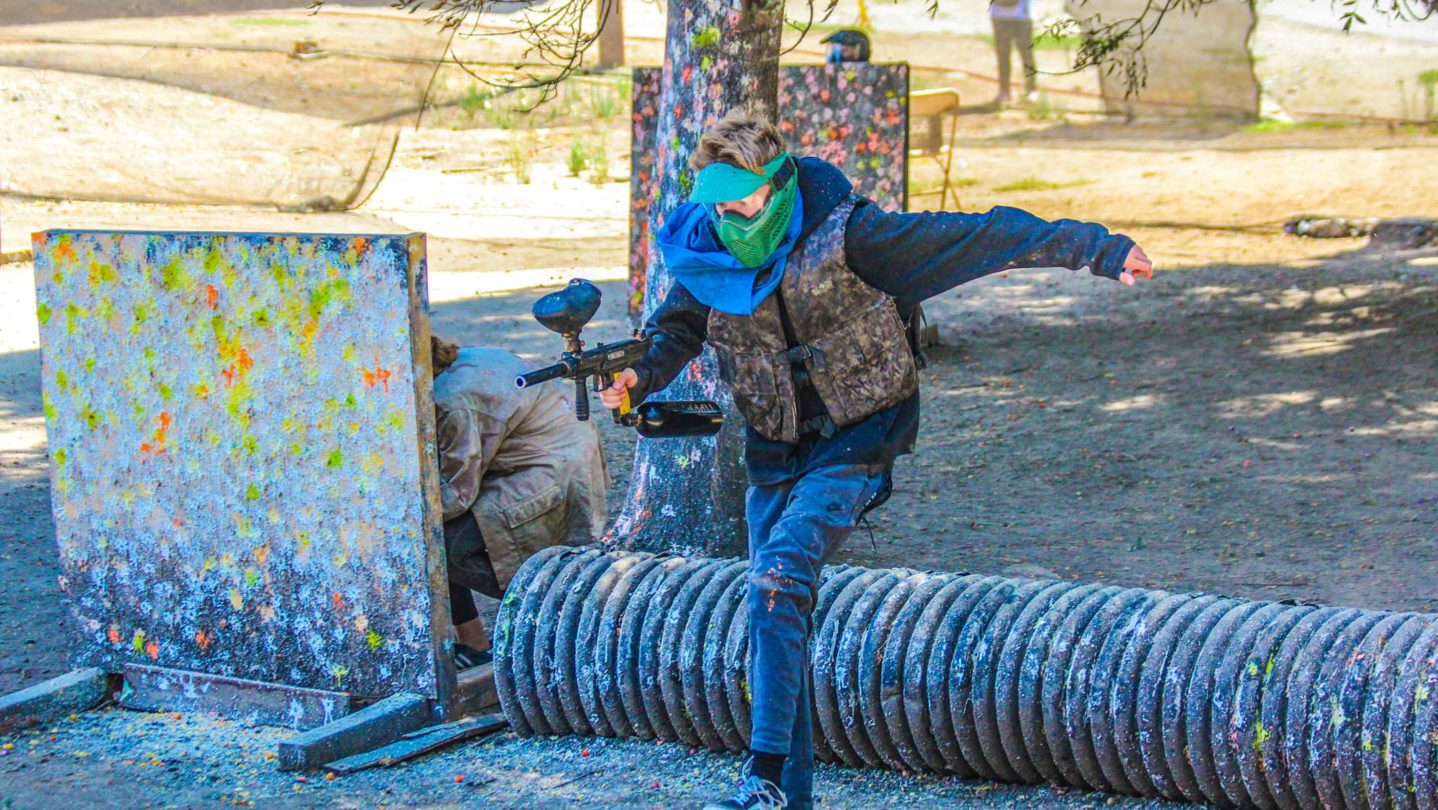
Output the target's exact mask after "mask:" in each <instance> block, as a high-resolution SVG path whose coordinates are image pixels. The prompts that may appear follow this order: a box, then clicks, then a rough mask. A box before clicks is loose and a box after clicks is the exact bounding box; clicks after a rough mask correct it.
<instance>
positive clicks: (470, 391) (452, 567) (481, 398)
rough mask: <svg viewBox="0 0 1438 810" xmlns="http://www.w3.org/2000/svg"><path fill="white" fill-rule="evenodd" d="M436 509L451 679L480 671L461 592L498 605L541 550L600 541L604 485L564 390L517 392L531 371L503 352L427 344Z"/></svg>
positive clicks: (601, 466)
mask: <svg viewBox="0 0 1438 810" xmlns="http://www.w3.org/2000/svg"><path fill="white" fill-rule="evenodd" d="M430 347H431V352H432V356H433V364H434V374H435V378H434V405H435V415H436V418H437V419H436V423H437V427H438V438H439V448H438V450H439V473H440V500H441V503H442V505H443V510H444V550H445V558H446V560H447V561H448V568H449V571H448V573H449V582H450V584H449V599H450V612H451V617H452V618H453V621H454V627H455V633H456V636H457V639H458V643H457V644H456V645H455V663H456V665H457V666H459V667H460V668H461V669H464V668H466V667H471V666H478V665H480V664H484V663H488V662H489V660H490V641H489V635H488V633H487V631H486V630H485V627H484V623H483V621H482V620H481V619H480V616H479V610H478V608H477V606H476V605H475V602H474V595H473V594H472V593H471V590H474V591H479V592H480V593H482V594H484V595H486V596H491V597H494V598H496V599H497V598H499V597H500V596H501V595H502V594H503V593H504V589H505V587H507V586H508V585H509V580H510V579H511V578H512V577H513V576H514V573H515V571H517V570H518V569H519V567H520V566H521V565H523V564H524V561H525V560H526V559H528V558H529V556H530V555H531V554H533V553H535V552H536V551H539V550H540V549H542V548H545V547H546V546H553V545H559V544H565V545H583V544H585V543H590V542H593V541H594V539H595V538H597V537H598V536H599V534H600V533H601V532H602V531H603V530H604V519H605V511H604V493H605V489H606V488H607V487H608V485H609V476H608V471H607V470H606V468H605V463H604V451H603V448H602V447H601V446H600V444H599V434H598V432H597V431H596V430H595V429H594V424H593V423H592V422H580V421H577V420H576V419H575V418H574V403H573V402H572V401H571V400H570V399H569V397H570V396H571V394H569V393H568V389H566V388H565V387H564V386H558V385H537V386H532V387H529V388H517V387H516V386H515V385H514V378H515V377H517V376H518V375H520V374H523V373H525V372H528V371H533V370H534V366H533V365H531V364H529V363H527V362H525V361H524V360H522V359H520V358H518V357H516V356H514V355H512V354H510V353H509V352H506V351H503V350H500V349H492V348H484V347H477V346H472V347H467V348H463V349H461V348H460V347H459V346H457V345H456V344H454V343H451V342H449V341H447V340H445V339H443V338H440V337H434V338H431V343H430Z"/></svg>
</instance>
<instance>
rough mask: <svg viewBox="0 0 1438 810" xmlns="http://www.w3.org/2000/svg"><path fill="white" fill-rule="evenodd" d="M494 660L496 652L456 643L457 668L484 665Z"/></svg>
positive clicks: (455, 658) (455, 657)
mask: <svg viewBox="0 0 1438 810" xmlns="http://www.w3.org/2000/svg"><path fill="white" fill-rule="evenodd" d="M493 661H494V654H493V653H491V652H490V651H489V650H484V651H483V652H481V651H479V650H476V649H475V648H473V647H471V646H469V645H468V644H456V645H454V666H455V669H471V668H473V667H482V666H484V665H485V664H488V663H491V662H493Z"/></svg>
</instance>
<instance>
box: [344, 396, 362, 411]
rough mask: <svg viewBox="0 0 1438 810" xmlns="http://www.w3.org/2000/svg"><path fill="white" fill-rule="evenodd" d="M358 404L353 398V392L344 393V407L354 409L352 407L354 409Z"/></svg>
mask: <svg viewBox="0 0 1438 810" xmlns="http://www.w3.org/2000/svg"><path fill="white" fill-rule="evenodd" d="M358 406H359V401H358V400H356V399H355V395H354V394H345V407H346V408H349V409H350V410H354V409H355V408H356V407H358Z"/></svg>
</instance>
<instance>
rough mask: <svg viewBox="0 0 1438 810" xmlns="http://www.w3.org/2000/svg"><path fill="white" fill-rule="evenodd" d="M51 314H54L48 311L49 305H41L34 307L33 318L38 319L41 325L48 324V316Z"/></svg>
mask: <svg viewBox="0 0 1438 810" xmlns="http://www.w3.org/2000/svg"><path fill="white" fill-rule="evenodd" d="M53 314H54V313H53V312H51V311H50V305H49V304H41V305H40V306H38V307H35V317H37V318H39V319H40V323H42V324H46V323H49V322H50V316H51V315H53Z"/></svg>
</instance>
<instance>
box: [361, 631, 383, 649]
mask: <svg viewBox="0 0 1438 810" xmlns="http://www.w3.org/2000/svg"><path fill="white" fill-rule="evenodd" d="M364 640H365V641H367V642H369V648H370V649H371V650H378V649H379V648H380V647H383V646H384V636H381V635H380V634H379V633H376V632H375V631H373V630H371V631H369V634H368V635H366V636H365V637H364Z"/></svg>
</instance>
